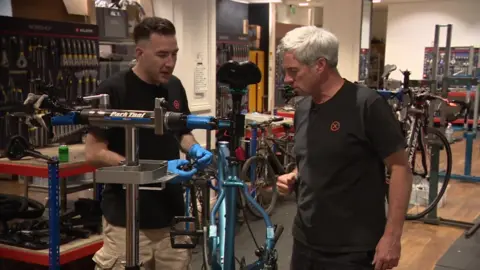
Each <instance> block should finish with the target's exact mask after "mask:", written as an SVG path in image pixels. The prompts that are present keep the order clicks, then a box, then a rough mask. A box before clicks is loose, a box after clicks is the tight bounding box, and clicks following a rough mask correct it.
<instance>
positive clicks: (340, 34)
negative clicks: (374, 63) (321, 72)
mask: <svg viewBox="0 0 480 270" xmlns="http://www.w3.org/2000/svg"><path fill="white" fill-rule="evenodd" d="M340 11H341V12H340ZM361 14H362V2H361V1H358V0H342V1H338V0H328V1H325V5H324V6H323V27H324V28H325V29H327V30H329V31H330V32H332V33H333V34H335V35H336V36H337V38H338V40H339V43H340V44H339V52H338V70H339V72H340V74H341V75H342V76H343V77H344V78H346V79H348V80H351V81H356V80H358V73H359V68H358V64H359V61H360V23H361V20H362V18H361ZM339 22H341V23H339Z"/></svg>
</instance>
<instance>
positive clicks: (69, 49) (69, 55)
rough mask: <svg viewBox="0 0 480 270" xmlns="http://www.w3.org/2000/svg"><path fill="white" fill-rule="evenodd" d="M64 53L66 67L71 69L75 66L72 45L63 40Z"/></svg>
mask: <svg viewBox="0 0 480 270" xmlns="http://www.w3.org/2000/svg"><path fill="white" fill-rule="evenodd" d="M65 45H66V49H67V50H66V51H67V67H73V66H74V65H75V63H74V61H73V55H72V45H71V43H70V40H69V39H66V40H65Z"/></svg>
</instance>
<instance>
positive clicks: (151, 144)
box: [85, 18, 212, 270]
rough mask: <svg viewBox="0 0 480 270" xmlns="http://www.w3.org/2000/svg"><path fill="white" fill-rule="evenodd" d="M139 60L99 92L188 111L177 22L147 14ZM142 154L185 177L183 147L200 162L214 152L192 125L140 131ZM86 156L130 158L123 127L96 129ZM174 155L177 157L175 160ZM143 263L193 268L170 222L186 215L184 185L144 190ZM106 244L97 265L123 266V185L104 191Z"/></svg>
mask: <svg viewBox="0 0 480 270" xmlns="http://www.w3.org/2000/svg"><path fill="white" fill-rule="evenodd" d="M134 39H135V44H136V50H135V53H136V64H135V66H134V67H133V68H131V69H128V70H126V71H122V72H119V73H118V74H115V75H113V76H111V77H110V78H108V79H107V80H105V81H104V82H102V83H101V85H100V86H99V88H98V91H97V93H96V94H100V93H104V94H109V95H110V103H111V107H112V108H114V109H115V108H117V109H126V110H153V109H154V106H155V98H157V97H163V98H165V99H166V100H167V101H168V103H169V104H170V107H171V108H172V109H173V110H175V111H179V112H184V113H187V114H189V113H190V111H189V108H188V102H187V96H186V93H185V89H184V88H183V86H182V83H181V82H180V80H179V79H178V78H176V77H175V76H173V75H172V73H173V70H174V68H175V63H176V61H177V53H178V46H177V40H176V38H175V27H174V25H173V24H172V23H171V22H170V21H168V20H166V19H163V18H145V19H144V20H143V21H142V22H140V23H139V24H138V25H136V26H135V29H134ZM139 136H140V138H139V141H140V146H139V158H140V159H153V160H171V161H170V162H169V170H170V171H172V170H173V171H175V172H176V173H179V174H180V175H181V176H182V177H183V178H184V179H188V178H191V176H192V175H193V173H194V172H195V170H193V171H190V172H186V173H185V172H182V171H178V168H177V167H178V166H177V165H179V164H182V163H184V162H185V161H181V160H178V159H179V156H180V153H179V152H180V150H182V151H183V152H185V153H188V154H189V155H190V156H192V157H194V158H196V159H197V162H196V163H197V166H207V165H208V164H210V162H211V159H212V154H211V153H210V152H208V151H206V150H205V149H203V148H202V147H200V145H199V144H198V143H197V142H196V141H195V138H194V137H193V135H192V134H191V133H190V130H184V131H182V132H178V133H172V132H167V133H166V134H165V135H163V136H157V135H155V134H154V131H153V130H151V129H140V130H139ZM85 151H86V158H87V161H88V162H90V163H92V164H95V165H96V166H115V165H119V164H121V163H123V161H124V160H125V158H124V153H125V134H124V130H123V129H118V128H110V129H108V130H99V129H95V130H92V131H91V132H90V133H89V134H88V136H87V139H86V147H85ZM172 160H173V161H172ZM139 203H140V206H139V212H138V214H139V222H140V239H139V243H140V262H141V263H142V264H143V267H144V268H143V269H147V270H153V269H162V270H168V269H172V270H183V269H190V259H191V253H190V251H189V250H183V249H172V248H171V245H170V234H169V231H170V225H171V222H172V220H173V217H174V216H183V215H184V198H183V190H182V187H181V186H180V185H176V184H167V187H166V188H165V189H164V190H161V191H158V190H157V191H149V190H140V195H139ZM102 210H103V215H104V227H103V232H104V235H105V236H104V244H103V247H102V249H100V250H99V251H98V252H97V253H96V254H95V256H94V258H93V260H94V261H95V262H96V264H97V269H101V270H103V269H124V265H123V262H124V261H125V222H126V217H125V191H124V190H123V189H122V186H121V185H106V187H105V190H104V192H103V200H102Z"/></svg>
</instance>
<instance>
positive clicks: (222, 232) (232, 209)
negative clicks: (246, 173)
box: [208, 142, 281, 270]
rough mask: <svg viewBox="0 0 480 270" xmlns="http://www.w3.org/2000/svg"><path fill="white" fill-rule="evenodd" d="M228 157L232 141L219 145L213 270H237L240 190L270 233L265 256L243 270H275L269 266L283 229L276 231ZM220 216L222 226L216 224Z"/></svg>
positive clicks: (212, 223) (211, 231)
mask: <svg viewBox="0 0 480 270" xmlns="http://www.w3.org/2000/svg"><path fill="white" fill-rule="evenodd" d="M228 157H230V150H229V148H228V142H219V143H218V161H217V162H218V163H217V165H218V182H219V183H218V185H219V190H220V194H219V195H218V199H217V201H216V203H215V205H214V206H213V209H212V212H211V213H210V227H209V232H208V233H209V254H210V255H211V269H212V270H234V269H235V250H234V249H235V225H236V217H237V216H236V200H237V192H236V191H237V189H238V188H240V189H241V190H242V192H243V193H244V194H245V198H246V199H247V200H248V201H249V202H250V203H251V204H252V205H254V206H255V207H256V208H257V209H258V211H259V212H260V213H262V215H263V219H264V220H265V225H266V230H267V233H266V243H265V246H264V248H265V250H264V251H265V252H264V256H263V257H262V258H259V259H258V260H257V261H256V262H254V263H252V264H250V265H247V266H245V267H244V268H242V269H249V270H260V269H265V267H267V269H275V268H274V267H275V266H269V265H267V264H268V262H269V261H270V259H271V258H270V257H271V256H276V252H275V250H274V246H275V241H276V240H277V239H278V237H279V236H280V234H281V229H278V230H277V231H278V232H276V231H275V229H274V226H273V225H272V222H271V220H270V217H269V216H268V214H267V213H266V212H265V210H264V209H263V208H262V207H261V206H260V205H259V204H258V203H257V202H256V201H255V200H254V199H253V198H252V197H251V196H250V195H249V192H248V186H247V185H246V184H245V183H244V182H242V181H241V180H240V179H239V178H238V165H236V164H232V162H229V161H228ZM217 213H218V225H217V224H216V222H215V221H216V218H215V217H216V216H217ZM276 238H277V239H276ZM270 267H273V268H270Z"/></svg>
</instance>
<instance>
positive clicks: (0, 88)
mask: <svg viewBox="0 0 480 270" xmlns="http://www.w3.org/2000/svg"><path fill="white" fill-rule="evenodd" d="M0 95H1V96H2V97H3V98H2V102H0V104H2V103H3V104H7V103H8V102H9V101H10V100H9V99H8V95H7V92H5V88H3V85H1V84H0Z"/></svg>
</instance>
